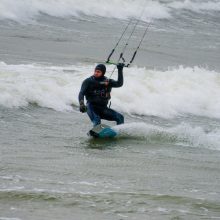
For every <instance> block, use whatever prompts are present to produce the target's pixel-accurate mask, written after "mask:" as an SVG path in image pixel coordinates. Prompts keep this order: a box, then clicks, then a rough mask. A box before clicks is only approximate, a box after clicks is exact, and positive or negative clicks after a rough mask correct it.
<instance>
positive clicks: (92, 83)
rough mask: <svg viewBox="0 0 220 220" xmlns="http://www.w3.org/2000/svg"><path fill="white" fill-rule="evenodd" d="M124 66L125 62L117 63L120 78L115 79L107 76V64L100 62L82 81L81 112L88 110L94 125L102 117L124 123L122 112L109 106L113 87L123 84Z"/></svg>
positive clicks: (80, 94)
mask: <svg viewBox="0 0 220 220" xmlns="http://www.w3.org/2000/svg"><path fill="white" fill-rule="evenodd" d="M123 67H124V64H123V63H119V64H118V65H117V69H118V80H117V81H115V80H113V79H108V78H107V77H105V72H106V67H105V65H104V64H98V65H97V66H96V68H95V71H94V74H93V75H92V76H91V77H89V78H87V79H85V80H84V81H83V83H82V86H81V90H80V92H79V104H80V112H82V113H84V112H87V114H88V116H89V118H90V120H91V121H92V123H93V125H94V126H96V125H98V124H101V119H105V120H108V121H116V122H117V125H119V124H123V123H124V116H123V115H122V114H120V113H118V112H116V111H115V110H113V109H111V108H108V102H109V100H110V98H111V95H110V93H111V90H112V88H118V87H121V86H122V85H123ZM84 96H85V97H86V100H87V106H85V104H84Z"/></svg>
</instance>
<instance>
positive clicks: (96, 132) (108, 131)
mask: <svg viewBox="0 0 220 220" xmlns="http://www.w3.org/2000/svg"><path fill="white" fill-rule="evenodd" d="M116 135H117V132H116V131H115V130H114V129H112V128H111V127H110V126H108V125H105V124H99V125H96V126H95V127H93V128H92V129H91V130H90V131H89V132H88V136H91V137H94V138H113V137H115V136H116Z"/></svg>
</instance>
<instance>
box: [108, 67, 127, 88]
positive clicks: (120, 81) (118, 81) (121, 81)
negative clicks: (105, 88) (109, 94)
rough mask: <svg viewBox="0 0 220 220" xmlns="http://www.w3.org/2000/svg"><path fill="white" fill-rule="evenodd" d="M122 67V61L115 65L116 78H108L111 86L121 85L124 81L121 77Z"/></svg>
mask: <svg viewBox="0 0 220 220" xmlns="http://www.w3.org/2000/svg"><path fill="white" fill-rule="evenodd" d="M123 67H124V64H123V63H119V64H118V65H117V68H118V80H117V81H115V80H113V79H110V80H109V85H110V86H111V87H113V88H118V87H121V86H123V83H124V77H123Z"/></svg>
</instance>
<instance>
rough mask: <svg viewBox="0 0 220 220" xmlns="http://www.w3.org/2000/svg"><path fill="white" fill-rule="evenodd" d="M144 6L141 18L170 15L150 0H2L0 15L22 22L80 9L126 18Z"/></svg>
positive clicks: (166, 10) (63, 14)
mask: <svg viewBox="0 0 220 220" xmlns="http://www.w3.org/2000/svg"><path fill="white" fill-rule="evenodd" d="M144 6H146V11H145V13H144V15H143V19H144V20H146V19H149V18H167V17H169V16H170V15H169V9H168V8H167V7H166V6H164V5H163V4H161V3H160V2H159V1H152V0H149V1H147V2H145V0H111V1H107V0H102V1H101V2H100V1H99V0H90V1H84V2H83V1H82V0H16V1H14V0H1V1H0V19H11V20H14V21H18V22H24V21H28V20H32V19H35V18H36V17H37V16H39V15H40V14H41V13H44V14H47V15H50V16H55V17H70V16H80V14H81V13H82V14H86V15H89V16H103V17H112V18H119V19H127V18H128V17H139V15H140V11H141V10H142V8H143V7H144Z"/></svg>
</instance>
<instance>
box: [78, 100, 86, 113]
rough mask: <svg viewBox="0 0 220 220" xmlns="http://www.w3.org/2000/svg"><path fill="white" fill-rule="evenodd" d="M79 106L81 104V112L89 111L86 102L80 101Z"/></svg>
mask: <svg viewBox="0 0 220 220" xmlns="http://www.w3.org/2000/svg"><path fill="white" fill-rule="evenodd" d="M79 104H80V106H79V110H80V112H82V113H85V112H86V111H87V107H86V106H85V104H84V102H83V101H80V103H79Z"/></svg>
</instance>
